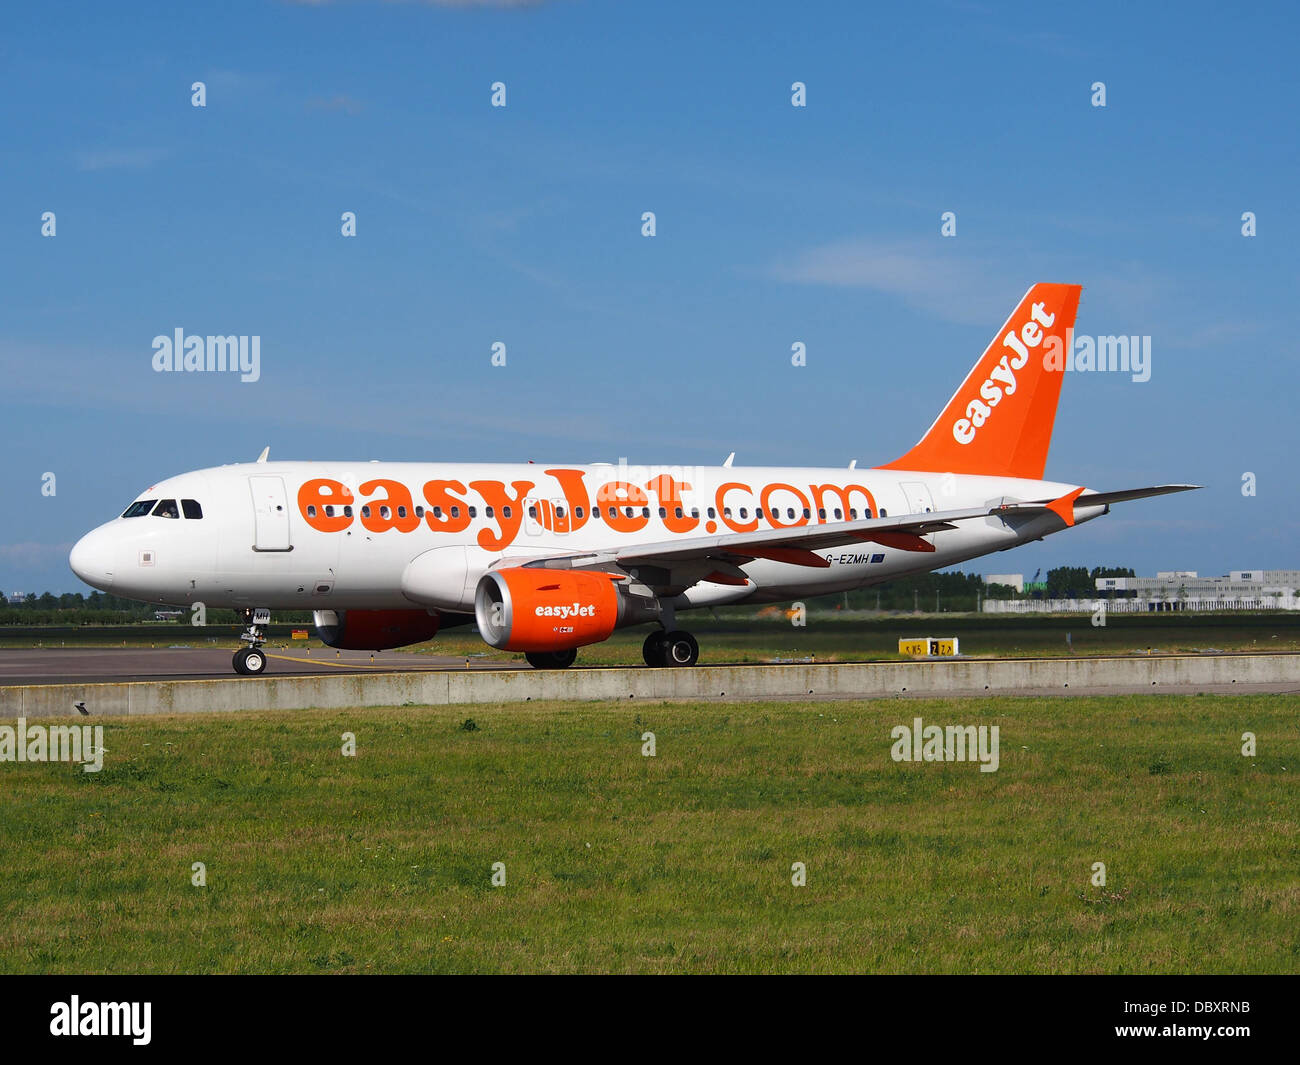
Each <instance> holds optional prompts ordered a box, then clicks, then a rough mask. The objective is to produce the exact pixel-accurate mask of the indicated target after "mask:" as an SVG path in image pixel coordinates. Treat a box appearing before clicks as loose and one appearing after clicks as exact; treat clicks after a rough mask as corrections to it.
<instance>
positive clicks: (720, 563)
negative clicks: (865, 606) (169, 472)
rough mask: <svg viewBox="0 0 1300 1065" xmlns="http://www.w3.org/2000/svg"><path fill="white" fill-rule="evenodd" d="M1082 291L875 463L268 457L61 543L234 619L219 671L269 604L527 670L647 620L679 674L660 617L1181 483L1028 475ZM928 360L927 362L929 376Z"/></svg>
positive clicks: (893, 573) (171, 596) (888, 570)
mask: <svg viewBox="0 0 1300 1065" xmlns="http://www.w3.org/2000/svg"><path fill="white" fill-rule="evenodd" d="M1081 291H1082V287H1081V286H1079V285H1065V284H1052V283H1040V284H1036V285H1034V286H1032V287H1031V288H1030V289H1029V291H1028V292H1027V293H1026V294H1025V296H1024V297H1023V299H1021V301H1020V302H1019V304H1018V305H1017V306H1016V308H1015V310H1014V311H1013V312H1012V314H1011V316H1010V317H1009V318H1008V319H1007V321H1006V323H1005V324H1004V325H1003V327H1002V328H1001V329H1000V330H999V331H998V333H997V334H996V335H995V336H994V338H993V340H992V342H991V343H990V344H989V346H988V347H987V349H986V350H985V351H984V353H983V355H981V356H980V358H979V360H978V361H977V362H976V363H975V366H974V368H973V369H972V370H971V371H970V373H969V374H968V375H967V376H966V378H965V379H964V380H963V381H962V383H961V385H960V386H959V387H958V389H957V391H956V392H955V393H954V394H953V396H952V399H950V400H949V401H948V403H947V404H946V405H945V406H944V407H943V408H942V409H941V411H940V412H939V416H938V417H937V418H936V419H935V421H934V423H933V424H932V425H931V426H930V428H929V429H928V430H927V431H926V433H925V435H924V436H922V438H921V440H920V441H919V442H918V443H917V444H916V445H915V446H914V447H913V448H912V449H911V450H910V451H908V452H906V453H905V454H904V455H902V456H901V457H900V458H898V459H895V460H894V461H893V462H889V463H886V464H884V465H882V466H877V467H875V468H872V469H865V468H863V469H859V468H857V466H856V460H855V462H854V463H853V464H851V465H850V466H849V467H847V468H845V467H838V468H786V467H749V468H738V467H733V466H732V460H733V458H734V455H733V456H731V457H729V458H728V459H727V461H726V463H725V464H724V465H723V466H716V467H690V468H682V467H667V466H665V467H646V468H636V467H628V466H626V465H625V464H620V465H618V466H613V465H610V464H608V463H590V464H586V465H567V464H562V463H555V464H536V463H514V464H463V463H411V462H402V463H393V462H319V461H311V462H306V461H304V462H297V461H294V462H271V461H269V460H268V452H267V451H263V452H262V454H261V456H259V458H258V460H257V461H256V462H253V463H238V464H233V465H226V466H220V467H216V468H212V469H205V470H199V471H196V472H193V473H183V474H181V475H179V476H176V477H171V478H168V479H167V480H164V481H161V482H159V483H158V484H155V485H153V486H151V487H150V488H148V489H147V490H146V491H144V492H143V493H141V494H140V496H139V497H138V498H137V499H135V500H134V501H133V502H132V503H131V504H130V506H128V507H127V508H126V509H125V510H124V511H123V512H122V514H121V516H120V517H117V518H115V519H114V520H112V521H110V522H108V523H106V524H104V525H101V526H99V527H98V528H96V529H94V530H92V531H91V532H89V533H87V534H86V535H85V536H84V537H82V538H81V540H79V541H78V542H77V544H76V545H75V546H74V547H73V549H72V552H71V554H70V556H69V564H70V565H71V567H72V570H73V572H74V573H76V575H77V576H78V577H80V578H81V579H82V580H83V581H85V582H86V583H87V584H89V585H92V586H93V587H95V588H99V589H102V590H103V591H108V592H112V593H113V594H114V595H118V596H124V597H126V598H131V599H137V600H143V601H147V602H151V603H160V604H166V605H169V606H175V605H180V604H197V603H202V604H204V605H205V607H232V608H235V609H236V610H239V611H241V612H242V617H243V619H244V625H245V629H244V631H243V633H242V634H241V635H240V637H239V639H240V640H241V641H242V643H243V644H244V645H245V646H243V647H241V648H240V649H239V650H238V651H237V652H236V653H235V655H234V668H235V671H236V672H237V673H240V674H244V675H258V674H261V673H263V672H264V671H265V669H266V655H265V653H264V652H263V650H262V648H263V645H264V644H265V642H266V635H265V626H266V625H267V624H268V623H269V621H270V617H271V612H272V611H273V610H304V609H310V610H312V611H313V612H314V613H313V618H314V621H315V625H316V630H317V632H318V634H319V636H320V638H321V639H322V640H323V641H324V642H325V643H326V644H327V645H329V646H331V647H337V648H347V649H356V650H371V651H376V650H385V649H388V648H393V647H402V646H406V645H409V644H414V643H420V642H423V641H426V640H429V639H432V638H433V637H434V635H435V634H436V633H437V632H438V631H440V630H442V629H448V628H452V627H455V626H463V625H470V624H476V625H477V628H478V633H479V635H480V636H481V637H482V639H483V640H484V641H485V642H486V643H487V644H489V645H490V646H492V647H495V648H500V649H504V650H508V651H516V652H518V651H522V652H523V653H524V655H525V657H526V658H527V660H528V662H529V663H530V664H531V665H532V666H534V667H535V668H538V669H563V668H566V667H568V666H570V665H572V664H573V662H574V661H575V659H576V657H577V651H578V648H580V647H583V646H586V645H588V644H594V643H599V642H601V641H603V640H605V639H607V638H608V637H609V636H610V635H611V634H612V633H613V632H614V631H615V630H616V629H620V628H624V627H626V626H632V625H641V624H646V623H651V624H653V625H654V626H655V628H654V629H653V630H652V631H651V632H650V634H649V635H648V636H647V637H646V639H645V643H644V645H643V648H642V657H643V658H644V660H645V662H646V664H647V665H648V666H662V667H679V666H690V665H694V664H695V662H696V661H697V659H698V657H699V645H698V642H697V641H696V639H695V637H694V636H692V635H691V634H690V633H689V632H687V631H686V630H684V629H682V628H680V627H679V621H678V615H679V614H682V613H685V612H687V611H689V610H694V609H699V608H701V607H718V606H726V605H732V604H739V603H780V602H790V601H794V600H798V599H802V598H804V597H808V596H816V595H824V594H827V593H832V592H841V591H845V590H849V589H854V588H862V587H866V586H869V585H872V584H878V583H880V582H882V581H888V580H892V579H895V578H897V577H900V576H903V575H905V574H910V573H919V572H924V571H927V570H934V569H941V568H943V567H947V566H951V565H953V564H955V563H958V562H964V561H966V560H968V559H972V558H978V557H980V556H982V555H986V554H989V553H991V552H994V551H1005V550H1007V549H1009V548H1012V547H1016V546H1019V545H1020V544H1025V543H1029V542H1031V541H1035V540H1041V539H1042V538H1043V537H1044V536H1048V535H1050V534H1052V533H1056V532H1060V531H1061V530H1063V529H1068V528H1073V527H1074V526H1077V525H1081V524H1083V523H1084V522H1086V521H1092V520H1093V519H1094V518H1097V517H1100V516H1101V515H1103V514H1106V513H1108V512H1109V511H1110V507H1111V505H1112V504H1114V503H1120V502H1126V501H1128V500H1133V499H1141V498H1145V497H1150V496H1159V495H1164V494H1167V493H1171V492H1182V491H1188V490H1192V489H1195V488H1197V487H1199V486H1197V485H1186V484H1165V485H1155V486H1151V487H1145V488H1132V489H1125V490H1121V491H1108V492H1097V491H1094V490H1092V489H1090V488H1086V487H1084V486H1081V485H1076V484H1070V483H1065V482H1059V481H1045V480H1043V479H1042V478H1043V473H1044V469H1045V467H1046V462H1047V453H1048V448H1049V445H1050V443H1051V437H1052V427H1053V423H1054V422H1055V419H1056V408H1057V402H1058V400H1059V397H1060V391H1061V383H1062V379H1063V377H1064V374H1065V364H1066V360H1065V358H1064V352H1065V345H1066V344H1067V343H1072V342H1073V327H1074V320H1075V315H1076V312H1077V310H1078V304H1079V296H1080V293H1081ZM935 368H937V367H927V370H932V369H935Z"/></svg>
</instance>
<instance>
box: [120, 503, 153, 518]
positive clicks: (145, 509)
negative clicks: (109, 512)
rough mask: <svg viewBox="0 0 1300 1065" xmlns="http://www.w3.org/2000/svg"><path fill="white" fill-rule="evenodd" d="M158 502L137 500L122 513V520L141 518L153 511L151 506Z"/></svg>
mask: <svg viewBox="0 0 1300 1065" xmlns="http://www.w3.org/2000/svg"><path fill="white" fill-rule="evenodd" d="M156 502H158V501H157V500H156V499H137V500H136V501H135V502H134V503H132V504H131V505H130V506H129V507H127V508H126V510H124V511H123V512H122V517H124V518H143V517H144V516H145V515H146V514H148V513H149V511H151V510H153V505H154V504H155V503H156Z"/></svg>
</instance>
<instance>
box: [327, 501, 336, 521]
mask: <svg viewBox="0 0 1300 1065" xmlns="http://www.w3.org/2000/svg"><path fill="white" fill-rule="evenodd" d="M325 517H327V518H332V517H334V504H333V503H326V504H325Z"/></svg>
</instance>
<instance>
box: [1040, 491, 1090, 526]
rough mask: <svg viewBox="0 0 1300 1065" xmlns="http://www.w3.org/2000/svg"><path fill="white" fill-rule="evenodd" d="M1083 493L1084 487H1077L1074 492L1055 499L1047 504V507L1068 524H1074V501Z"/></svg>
mask: <svg viewBox="0 0 1300 1065" xmlns="http://www.w3.org/2000/svg"><path fill="white" fill-rule="evenodd" d="M1081 495H1083V489H1082V488H1076V489H1075V490H1074V491H1073V492H1069V493H1067V494H1066V495H1063V496H1061V498H1060V499H1053V500H1052V501H1051V502H1050V503H1048V504H1047V509H1048V510H1050V511H1051V512H1052V513H1053V514H1055V515H1056V516H1057V517H1058V518H1060V519H1061V520H1062V521H1063V522H1065V524H1066V525H1067V526H1070V525H1073V524H1074V501H1075V500H1076V499H1078V498H1079V497H1080V496H1081Z"/></svg>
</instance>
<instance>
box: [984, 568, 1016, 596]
mask: <svg viewBox="0 0 1300 1065" xmlns="http://www.w3.org/2000/svg"><path fill="white" fill-rule="evenodd" d="M984 583H985V584H1006V585H1010V586H1011V587H1012V588H1014V589H1015V590H1016V591H1018V592H1023V591H1024V590H1025V575H1024V574H1023V573H986V574H984Z"/></svg>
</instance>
